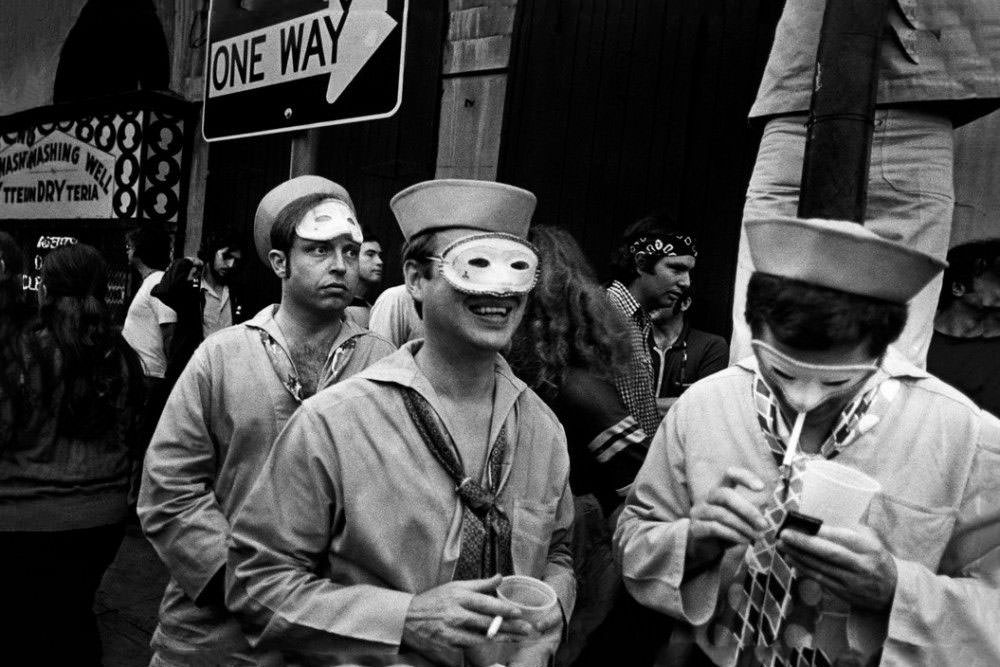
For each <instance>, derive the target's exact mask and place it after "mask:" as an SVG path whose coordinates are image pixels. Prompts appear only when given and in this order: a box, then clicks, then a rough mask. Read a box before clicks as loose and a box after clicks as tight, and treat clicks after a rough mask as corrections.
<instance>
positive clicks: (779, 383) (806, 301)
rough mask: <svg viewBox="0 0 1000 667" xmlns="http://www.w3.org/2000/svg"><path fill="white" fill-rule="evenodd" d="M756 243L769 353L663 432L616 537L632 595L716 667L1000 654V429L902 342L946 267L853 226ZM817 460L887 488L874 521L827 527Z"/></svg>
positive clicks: (759, 347)
mask: <svg viewBox="0 0 1000 667" xmlns="http://www.w3.org/2000/svg"><path fill="white" fill-rule="evenodd" d="M747 234H748V239H749V242H750V248H751V250H752V252H753V259H754V264H755V266H756V267H757V271H758V272H757V273H755V274H754V275H753V276H752V278H751V280H750V285H749V288H748V292H747V311H746V317H747V321H748V323H749V324H750V328H751V330H752V332H753V337H754V340H753V349H754V356H753V357H750V358H748V359H745V360H743V361H742V362H740V363H739V364H737V365H736V366H734V367H732V368H729V369H727V370H726V371H723V372H722V373H718V374H716V375H714V376H712V377H709V378H707V379H705V380H702V381H700V382H698V383H696V384H695V385H694V386H693V387H691V388H690V389H689V390H688V391H687V392H686V393H685V394H684V395H683V396H682V397H681V398H680V399H679V400H678V401H677V403H676V404H675V405H674V407H673V408H672V409H671V410H670V412H669V413H668V414H667V418H666V420H665V421H664V424H663V425H662V426H661V428H660V430H659V431H658V432H657V434H656V436H655V438H654V440H653V443H652V446H651V449H650V452H649V455H648V456H647V458H646V462H645V464H644V466H643V468H642V470H641V471H640V473H639V475H638V477H637V479H636V482H635V485H634V486H633V490H632V493H631V495H630V496H629V499H628V501H627V503H626V507H625V509H624V511H623V513H622V516H621V519H620V521H619V524H618V529H617V531H616V534H615V542H616V551H617V554H618V557H619V558H620V560H621V564H622V568H623V576H624V579H625V584H626V587H627V588H628V589H629V591H630V592H631V593H632V595H633V596H634V597H635V598H636V599H637V600H639V601H640V602H641V603H643V604H645V605H647V606H649V607H653V608H655V609H658V610H660V611H663V612H665V613H668V614H670V615H672V616H674V617H675V618H677V619H679V620H680V621H681V622H682V623H681V625H680V627H679V629H678V630H676V631H675V633H674V635H675V636H674V637H673V638H672V639H671V643H672V644H673V646H672V647H671V649H672V652H673V655H674V656H678V655H688V656H690V655H692V654H694V655H696V656H697V655H698V654H699V653H703V654H704V656H707V658H708V659H709V660H710V661H711V662H713V663H714V664H717V665H741V666H743V665H748V666H755V665H801V664H809V665H835V664H838V665H839V664H851V665H864V666H870V665H879V664H883V665H926V666H928V667H930V666H931V665H972V664H998V663H1000V639H998V637H997V634H996V628H997V627H1000V625H998V624H1000V589H998V581H1000V422H998V421H997V420H996V419H995V418H994V417H992V416H991V415H989V414H988V413H985V412H984V411H982V410H980V409H978V408H977V407H976V406H975V405H974V404H973V403H972V402H971V401H969V400H968V399H966V398H965V397H964V396H962V395H961V394H959V393H958V392H957V391H955V390H954V389H952V388H951V387H949V386H947V385H945V384H944V383H942V382H941V381H939V380H937V379H935V378H934V377H932V376H930V375H928V374H927V373H926V372H924V371H922V370H920V369H918V368H917V367H916V366H914V365H913V364H912V363H910V362H909V361H907V360H906V359H905V358H904V357H903V356H902V355H901V354H900V353H899V352H898V351H896V350H895V349H893V348H892V347H889V344H890V343H892V341H893V340H895V339H896V337H898V336H899V333H900V332H901V331H902V329H903V327H904V325H905V323H906V303H907V302H908V301H909V300H910V299H911V298H912V297H913V296H914V295H915V294H917V293H918V292H919V291H920V290H921V289H922V288H923V287H924V286H925V285H926V284H927V283H928V282H929V281H930V280H931V279H932V278H934V277H935V275H936V274H937V273H938V272H939V271H940V270H941V268H942V263H941V262H940V261H939V260H936V259H934V258H933V257H931V256H929V255H926V254H923V253H921V252H918V251H915V250H911V249H909V248H907V247H904V246H901V245H897V244H895V243H893V242H891V241H887V240H884V239H881V238H880V237H878V236H876V235H875V234H873V233H872V232H870V231H868V230H866V229H865V228H863V227H862V226H860V225H856V224H853V223H847V222H837V221H828V220H823V221H816V220H801V219H787V218H786V219H777V220H776V219H771V218H769V219H759V220H754V221H751V222H748V224H747ZM820 459H834V460H835V461H836V462H838V463H840V464H843V465H845V466H848V467H849V468H851V469H853V470H854V471H860V472H862V473H865V474H867V475H868V476H870V477H871V478H874V480H876V481H877V482H878V483H879V484H880V485H881V492H880V493H878V494H876V496H875V497H874V499H873V500H872V502H871V504H870V506H869V507H868V509H867V516H866V517H863V519H862V521H861V524H858V523H857V522H854V523H851V525H849V526H846V525H834V524H835V522H834V524H831V523H829V522H828V523H826V524H822V525H819V527H818V532H816V533H815V534H810V533H813V531H815V530H816V529H817V522H816V521H811V520H810V519H809V518H808V517H802V516H801V515H800V514H799V513H798V510H799V508H800V504H799V503H800V500H802V499H803V497H804V496H803V495H802V491H803V487H804V485H805V484H807V483H808V476H805V475H804V472H805V471H806V470H807V469H808V467H809V466H810V465H814V462H816V461H817V460H820ZM848 523H850V522H848ZM783 527H784V529H783ZM704 656H701V657H700V659H702V660H704V659H705V657H704ZM680 664H683V662H681V663H680Z"/></svg>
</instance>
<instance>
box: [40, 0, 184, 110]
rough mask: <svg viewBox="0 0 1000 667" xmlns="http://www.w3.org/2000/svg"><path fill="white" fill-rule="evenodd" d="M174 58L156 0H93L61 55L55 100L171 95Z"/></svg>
mask: <svg viewBox="0 0 1000 667" xmlns="http://www.w3.org/2000/svg"><path fill="white" fill-rule="evenodd" d="M169 87H170V54H169V52H168V50H167V39H166V37H165V36H164V35H163V26H162V25H161V24H160V19H159V17H158V16H157V15H156V7H154V6H153V2H152V0H90V1H89V2H88V3H87V4H86V5H84V7H83V9H82V10H81V11H80V16H79V17H78V18H77V20H76V23H75V24H74V25H73V28H72V29H71V30H70V31H69V34H68V35H67V36H66V41H65V43H63V47H62V51H61V52H60V54H59V67H58V69H57V70H56V80H55V84H54V90H53V95H52V98H53V101H54V102H56V103H57V104H59V103H62V102H75V101H78V100H85V99H89V98H93V97H101V96H104V95H113V94H116V93H127V92H129V91H133V90H167V88H169Z"/></svg>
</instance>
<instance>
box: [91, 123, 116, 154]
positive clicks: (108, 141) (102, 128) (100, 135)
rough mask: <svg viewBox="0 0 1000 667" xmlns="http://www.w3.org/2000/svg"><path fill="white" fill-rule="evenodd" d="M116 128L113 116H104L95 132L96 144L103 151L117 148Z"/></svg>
mask: <svg viewBox="0 0 1000 667" xmlns="http://www.w3.org/2000/svg"><path fill="white" fill-rule="evenodd" d="M116 137H117V133H116V132H115V126H114V123H113V122H112V118H111V116H102V117H101V119H100V120H99V121H97V127H96V128H95V130H94V144H96V145H97V147H98V148H100V149H101V150H102V151H106V152H107V151H110V150H111V149H112V148H114V146H115V138H116Z"/></svg>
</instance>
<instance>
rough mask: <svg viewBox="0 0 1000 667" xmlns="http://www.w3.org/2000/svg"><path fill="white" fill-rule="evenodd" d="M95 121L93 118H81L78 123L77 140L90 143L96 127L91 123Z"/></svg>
mask: <svg viewBox="0 0 1000 667" xmlns="http://www.w3.org/2000/svg"><path fill="white" fill-rule="evenodd" d="M93 122H94V119H93V118H92V117H91V116H81V117H80V118H79V119H78V120H77V121H76V138H77V139H79V140H80V141H86V142H90V140H91V139H92V138H93V137H94V127H93V125H91V123H93Z"/></svg>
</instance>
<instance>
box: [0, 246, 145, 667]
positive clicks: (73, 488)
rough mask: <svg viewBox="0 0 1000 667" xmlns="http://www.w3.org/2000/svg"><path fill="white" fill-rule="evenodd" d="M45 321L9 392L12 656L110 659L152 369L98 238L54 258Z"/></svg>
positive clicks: (7, 538)
mask: <svg viewBox="0 0 1000 667" xmlns="http://www.w3.org/2000/svg"><path fill="white" fill-rule="evenodd" d="M41 280H42V284H41V287H40V289H39V306H40V307H39V317H38V320H37V322H36V323H35V324H33V325H32V326H29V327H26V328H25V329H24V330H23V332H22V333H21V334H20V336H19V337H18V340H17V343H16V352H17V354H16V357H15V359H14V361H15V363H16V364H17V371H18V372H17V373H16V377H17V382H16V383H15V385H14V386H12V387H9V388H7V389H6V390H4V391H3V393H2V394H0V405H2V406H3V407H2V408H0V418H2V419H4V420H9V423H8V424H5V425H4V426H6V429H3V427H0V429H3V430H6V432H7V433H8V437H7V439H6V442H3V443H0V590H2V591H3V601H4V605H5V607H6V608H7V609H8V610H9V611H11V612H13V613H11V614H9V615H8V618H7V620H6V621H5V622H4V623H3V624H2V625H0V646H3V651H4V654H5V655H23V656H30V658H31V662H32V664H40V665H41V664H46V665H49V664H51V665H56V664H73V665H99V664H100V662H101V647H100V639H99V637H98V633H97V625H96V620H95V618H94V613H93V604H94V594H95V592H96V591H97V587H98V585H99V584H100V581H101V577H102V575H103V574H104V571H105V570H106V569H107V567H108V565H110V564H111V561H112V559H113V558H114V556H115V553H116V552H117V550H118V546H119V544H120V543H121V540H122V536H123V534H124V523H125V517H126V494H127V492H128V486H129V469H130V464H131V458H132V446H133V443H134V441H133V437H132V436H133V433H134V429H135V418H136V415H137V412H138V409H139V408H140V407H141V401H142V368H141V366H140V364H139V360H138V358H137V357H136V356H135V353H134V352H132V350H131V349H130V348H129V347H128V345H127V344H126V343H125V341H124V340H123V339H122V338H121V335H120V334H119V333H118V331H117V329H116V328H115V327H113V326H112V324H111V322H110V319H109V315H108V309H107V307H106V305H105V302H104V296H105V291H106V289H107V264H106V263H105V261H104V259H103V258H102V257H101V255H100V253H98V252H97V250H95V249H94V248H92V247H91V246H88V245H83V244H79V245H72V246H66V247H63V248H59V249H57V250H54V251H53V252H52V253H51V254H49V255H48V256H47V257H46V258H45V261H44V263H43V264H42V272H41Z"/></svg>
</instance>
